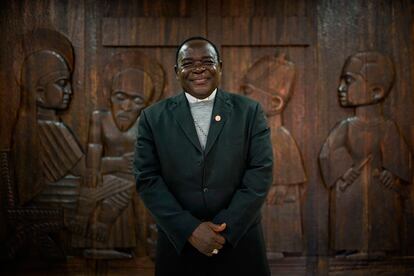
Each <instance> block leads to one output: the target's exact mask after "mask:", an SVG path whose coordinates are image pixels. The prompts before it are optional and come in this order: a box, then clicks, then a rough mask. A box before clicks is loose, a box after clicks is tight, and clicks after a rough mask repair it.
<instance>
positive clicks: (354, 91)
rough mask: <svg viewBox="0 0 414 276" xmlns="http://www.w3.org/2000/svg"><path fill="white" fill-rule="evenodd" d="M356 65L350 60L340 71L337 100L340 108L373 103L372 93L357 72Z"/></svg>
mask: <svg viewBox="0 0 414 276" xmlns="http://www.w3.org/2000/svg"><path fill="white" fill-rule="evenodd" d="M356 63H358V61H355V60H354V61H353V60H351V61H350V62H349V63H348V64H346V65H345V67H344V69H343V70H342V76H341V79H340V81H339V86H338V99H339V103H340V104H341V106H344V107H347V106H360V105H368V104H372V103H373V102H374V98H373V93H372V91H370V89H369V87H368V84H367V81H366V80H365V79H364V76H362V75H361V73H360V72H359V68H360V64H356ZM355 68H358V70H356V69H355Z"/></svg>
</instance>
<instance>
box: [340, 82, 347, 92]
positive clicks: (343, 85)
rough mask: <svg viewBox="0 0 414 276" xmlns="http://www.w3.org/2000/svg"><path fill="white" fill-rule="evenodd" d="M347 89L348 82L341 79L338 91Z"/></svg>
mask: <svg viewBox="0 0 414 276" xmlns="http://www.w3.org/2000/svg"><path fill="white" fill-rule="evenodd" d="M346 91H347V86H346V83H345V81H344V80H341V82H340V83H339V86H338V92H346Z"/></svg>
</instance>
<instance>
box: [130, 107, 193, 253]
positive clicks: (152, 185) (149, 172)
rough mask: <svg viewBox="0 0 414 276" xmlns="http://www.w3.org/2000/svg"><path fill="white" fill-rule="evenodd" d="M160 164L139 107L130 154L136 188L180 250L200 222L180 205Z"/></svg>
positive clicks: (146, 121) (145, 118)
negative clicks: (162, 174) (134, 143)
mask: <svg viewBox="0 0 414 276" xmlns="http://www.w3.org/2000/svg"><path fill="white" fill-rule="evenodd" d="M160 167H161V166H160V160H159V157H158V154H157V150H156V147H155V143H154V139H153V132H152V131H151V127H150V124H149V122H148V119H147V117H146V114H145V112H144V111H143V112H142V114H141V117H140V120H139V124H138V135H137V141H136V145H135V157H134V174H135V180H136V187H137V191H138V193H139V195H140V196H141V198H142V200H143V202H144V204H145V206H146V207H147V208H148V209H149V211H150V213H151V214H152V216H153V217H154V219H155V221H156V222H157V224H158V226H159V227H160V228H161V229H162V230H163V231H164V232H165V233H166V234H167V236H168V238H169V240H170V241H171V243H172V244H173V245H174V247H175V249H176V250H177V252H178V254H180V253H181V251H182V249H183V247H184V245H185V243H186V242H187V240H188V238H189V237H190V235H191V234H192V233H193V231H194V229H195V228H197V226H198V225H199V224H200V223H201V222H200V221H199V220H198V219H196V218H195V217H193V216H192V215H191V214H190V212H188V211H186V210H183V208H182V207H181V206H180V203H179V202H178V201H177V200H176V198H175V197H174V195H173V194H172V193H171V192H170V190H169V189H168V187H167V185H166V184H165V182H164V180H163V178H162V176H161V170H160Z"/></svg>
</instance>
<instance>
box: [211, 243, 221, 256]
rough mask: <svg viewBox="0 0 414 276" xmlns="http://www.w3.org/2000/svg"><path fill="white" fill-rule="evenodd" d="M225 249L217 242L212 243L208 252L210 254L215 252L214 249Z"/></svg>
mask: <svg viewBox="0 0 414 276" xmlns="http://www.w3.org/2000/svg"><path fill="white" fill-rule="evenodd" d="M222 248H223V245H221V244H219V243H216V242H212V243H211V244H210V245H209V246H208V250H209V251H210V253H212V252H213V250H214V249H217V250H220V249H222Z"/></svg>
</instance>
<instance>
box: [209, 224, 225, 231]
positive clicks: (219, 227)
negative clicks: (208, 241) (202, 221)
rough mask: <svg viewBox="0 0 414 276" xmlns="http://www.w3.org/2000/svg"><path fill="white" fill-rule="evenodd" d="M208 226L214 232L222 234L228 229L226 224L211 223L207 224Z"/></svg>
mask: <svg viewBox="0 0 414 276" xmlns="http://www.w3.org/2000/svg"><path fill="white" fill-rule="evenodd" d="M207 225H208V226H209V227H210V229H212V230H213V231H214V232H221V231H223V230H224V229H226V224H225V223H222V224H214V223H212V222H211V221H209V222H207Z"/></svg>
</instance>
